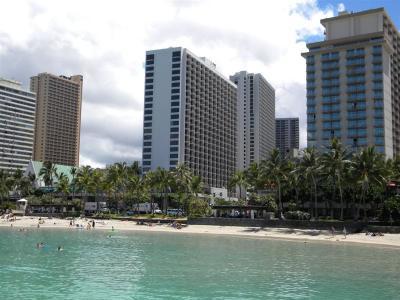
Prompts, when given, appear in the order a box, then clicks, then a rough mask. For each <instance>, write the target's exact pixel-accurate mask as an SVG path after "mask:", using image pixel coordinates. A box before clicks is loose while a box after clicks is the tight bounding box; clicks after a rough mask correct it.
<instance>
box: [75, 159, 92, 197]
mask: <svg viewBox="0 0 400 300" xmlns="http://www.w3.org/2000/svg"><path fill="white" fill-rule="evenodd" d="M92 173H93V169H92V168H91V167H90V166H83V167H81V168H79V170H78V174H77V184H78V186H79V189H80V190H81V198H82V200H83V192H85V193H86V200H87V199H88V197H89V191H90V184H91V177H92Z"/></svg>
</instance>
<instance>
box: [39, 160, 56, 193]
mask: <svg viewBox="0 0 400 300" xmlns="http://www.w3.org/2000/svg"><path fill="white" fill-rule="evenodd" d="M39 176H40V177H42V179H43V181H44V184H45V186H47V187H52V186H53V179H54V177H53V176H57V168H56V166H55V165H54V164H53V163H51V162H49V161H46V162H44V163H43V166H42V168H41V169H40V171H39Z"/></svg>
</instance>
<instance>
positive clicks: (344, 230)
mask: <svg viewBox="0 0 400 300" xmlns="http://www.w3.org/2000/svg"><path fill="white" fill-rule="evenodd" d="M343 234H344V238H346V236H347V230H346V227H345V226H343Z"/></svg>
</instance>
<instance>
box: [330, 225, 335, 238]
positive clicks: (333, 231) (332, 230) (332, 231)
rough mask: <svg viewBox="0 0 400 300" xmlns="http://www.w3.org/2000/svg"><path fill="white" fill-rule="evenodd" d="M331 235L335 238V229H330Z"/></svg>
mask: <svg viewBox="0 0 400 300" xmlns="http://www.w3.org/2000/svg"><path fill="white" fill-rule="evenodd" d="M331 233H332V237H335V227H333V226H332V227H331Z"/></svg>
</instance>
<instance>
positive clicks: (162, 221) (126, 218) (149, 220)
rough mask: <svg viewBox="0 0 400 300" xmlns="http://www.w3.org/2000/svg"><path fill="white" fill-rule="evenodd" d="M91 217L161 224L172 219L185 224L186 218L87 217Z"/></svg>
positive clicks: (168, 222) (171, 221)
mask: <svg viewBox="0 0 400 300" xmlns="http://www.w3.org/2000/svg"><path fill="white" fill-rule="evenodd" d="M88 218H91V219H96V220H119V221H129V222H138V221H139V222H146V223H161V224H170V223H173V222H174V221H176V222H179V223H181V224H186V223H187V221H186V220H182V219H159V218H152V219H150V218H149V219H147V218H128V217H113V218H108V217H88Z"/></svg>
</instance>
